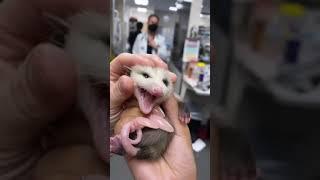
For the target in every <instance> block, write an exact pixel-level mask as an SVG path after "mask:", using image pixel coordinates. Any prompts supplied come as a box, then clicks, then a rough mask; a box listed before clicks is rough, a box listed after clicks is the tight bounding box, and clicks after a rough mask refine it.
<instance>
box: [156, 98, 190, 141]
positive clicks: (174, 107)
mask: <svg viewBox="0 0 320 180" xmlns="http://www.w3.org/2000/svg"><path fill="white" fill-rule="evenodd" d="M162 107H163V110H164V112H165V114H166V115H167V117H168V119H169V121H170V122H171V124H172V125H173V127H174V128H175V134H176V135H178V136H181V137H186V138H187V139H191V137H190V132H189V128H188V126H187V125H186V124H185V123H182V122H181V121H180V120H179V117H178V116H179V115H178V112H179V106H178V101H177V100H176V98H175V97H174V96H173V95H172V96H171V97H169V98H168V100H166V101H165V102H164V103H163V104H162Z"/></svg>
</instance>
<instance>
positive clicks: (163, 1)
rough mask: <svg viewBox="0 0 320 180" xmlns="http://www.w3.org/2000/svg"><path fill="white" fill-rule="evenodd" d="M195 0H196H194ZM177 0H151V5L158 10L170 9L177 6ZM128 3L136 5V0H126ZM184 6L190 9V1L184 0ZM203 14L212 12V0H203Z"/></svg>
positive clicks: (185, 8)
mask: <svg viewBox="0 0 320 180" xmlns="http://www.w3.org/2000/svg"><path fill="white" fill-rule="evenodd" d="M194 1H195V0H194ZM175 2H176V0H149V5H148V6H150V7H151V6H152V7H154V9H156V10H161V11H169V7H170V6H175ZM126 3H127V4H128V5H130V6H136V4H135V3H134V0H126ZM183 5H184V8H183V9H182V10H188V11H189V9H190V3H187V2H183ZM202 13H203V14H210V0H203V9H202Z"/></svg>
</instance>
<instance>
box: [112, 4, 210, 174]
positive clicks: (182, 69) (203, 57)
mask: <svg viewBox="0 0 320 180" xmlns="http://www.w3.org/2000/svg"><path fill="white" fill-rule="evenodd" d="M112 11H113V17H112V21H113V23H112V25H113V27H112V37H111V46H112V48H111V54H112V56H113V57H115V56H117V55H118V54H120V53H123V52H129V53H136V50H135V48H134V46H135V45H134V44H135V43H137V41H139V42H140V41H143V39H141V38H140V37H141V35H144V36H146V37H147V35H148V37H149V36H151V35H150V34H152V33H150V30H149V29H148V27H149V24H150V22H149V19H148V17H149V15H151V14H155V15H156V16H158V18H159V19H158V20H159V21H158V23H157V25H158V28H157V30H156V34H157V35H161V36H162V38H163V39H164V41H163V42H162V43H161V44H160V46H161V54H160V55H159V56H160V57H161V58H162V60H163V61H164V62H166V63H167V64H168V67H169V70H171V71H173V72H174V73H176V75H177V77H178V79H177V83H176V84H175V92H174V93H175V96H176V97H177V98H178V99H179V100H180V101H182V102H184V104H185V108H186V109H187V110H188V111H189V112H190V113H191V122H190V123H189V128H190V131H191V135H192V142H193V150H194V153H195V157H196V161H197V166H198V179H209V177H210V156H209V154H210V153H209V152H210V141H209V127H210V126H209V117H210V109H211V108H210V103H211V101H210V98H209V97H210V62H211V61H213V60H212V59H210V29H211V30H212V28H213V27H212V26H210V15H211V13H210V0H113V2H112ZM142 37H143V36H142ZM137 39H138V40H137ZM155 39H157V37H155ZM159 39H160V38H159ZM159 39H158V40H159ZM159 41H160V40H159ZM145 43H147V42H145ZM148 45H149V41H148ZM138 47H139V48H140V50H141V49H142V50H145V49H144V48H145V47H143V46H141V45H139V46H138ZM159 51H160V50H159ZM139 53H147V52H146V51H144V52H142V51H141V52H139ZM153 53H154V54H155V52H153ZM159 53H160V52H159ZM177 153H179V152H177ZM110 164H111V167H110V172H111V177H110V178H111V179H123V180H125V179H132V176H131V173H130V171H129V169H128V167H127V165H126V163H125V161H124V160H123V157H120V156H113V157H112V158H111V161H110Z"/></svg>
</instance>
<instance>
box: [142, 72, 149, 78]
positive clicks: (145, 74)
mask: <svg viewBox="0 0 320 180" xmlns="http://www.w3.org/2000/svg"><path fill="white" fill-rule="evenodd" d="M142 76H143V77H144V78H146V79H147V78H149V77H150V76H149V74H147V73H145V72H143V73H142Z"/></svg>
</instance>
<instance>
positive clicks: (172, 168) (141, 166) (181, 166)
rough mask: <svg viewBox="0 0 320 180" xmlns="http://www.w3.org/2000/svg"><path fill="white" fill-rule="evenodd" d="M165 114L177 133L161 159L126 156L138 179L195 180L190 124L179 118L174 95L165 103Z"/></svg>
mask: <svg viewBox="0 0 320 180" xmlns="http://www.w3.org/2000/svg"><path fill="white" fill-rule="evenodd" d="M163 108H164V111H165V114H166V115H167V116H168V119H169V120H170V121H171V124H172V125H173V126H174V128H175V134H174V136H173V138H172V141H171V142H170V144H169V147H168V149H167V151H166V153H165V154H164V155H163V157H161V158H160V159H159V160H156V161H146V160H137V159H135V158H134V157H133V158H132V157H129V156H126V160H127V162H128V165H129V168H130V170H131V171H132V173H133V176H134V178H135V179H136V180H158V179H159V180H162V179H174V180H180V179H181V180H195V179H196V164H195V159H194V155H193V151H192V146H191V136H190V131H189V128H188V126H187V125H186V124H185V123H184V122H181V121H180V120H179V119H178V104H177V101H176V99H175V98H174V97H173V96H172V97H170V98H169V100H168V101H167V102H165V103H164V104H163Z"/></svg>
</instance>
